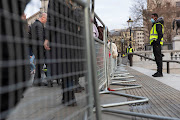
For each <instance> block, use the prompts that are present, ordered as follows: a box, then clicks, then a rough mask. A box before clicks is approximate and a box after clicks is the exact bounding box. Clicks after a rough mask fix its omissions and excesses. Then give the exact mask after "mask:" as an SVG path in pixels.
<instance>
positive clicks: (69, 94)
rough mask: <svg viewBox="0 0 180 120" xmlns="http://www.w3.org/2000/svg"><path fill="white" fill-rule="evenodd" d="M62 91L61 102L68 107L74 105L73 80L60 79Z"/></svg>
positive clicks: (69, 78)
mask: <svg viewBox="0 0 180 120" xmlns="http://www.w3.org/2000/svg"><path fill="white" fill-rule="evenodd" d="M62 89H63V97H62V102H63V103H65V104H68V105H71V104H73V103H76V99H75V94H74V88H73V79H72V78H71V77H68V78H63V79H62Z"/></svg>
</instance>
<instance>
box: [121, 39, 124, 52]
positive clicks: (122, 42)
mask: <svg viewBox="0 0 180 120" xmlns="http://www.w3.org/2000/svg"><path fill="white" fill-rule="evenodd" d="M123 44H124V39H123V38H122V39H121V48H122V54H123V51H124V50H123Z"/></svg>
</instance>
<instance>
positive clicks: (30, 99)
mask: <svg viewBox="0 0 180 120" xmlns="http://www.w3.org/2000/svg"><path fill="white" fill-rule="evenodd" d="M86 97H87V94H86V92H85V91H83V92H82V93H76V100H77V106H76V107H67V106H66V105H63V104H62V103H61V99H62V89H61V86H57V84H54V87H31V88H29V89H28V90H27V91H26V92H25V94H24V98H23V99H22V100H21V102H20V103H19V105H18V106H17V107H16V108H15V110H14V111H13V112H12V114H11V115H10V116H9V118H8V120H64V119H65V118H67V119H70V120H81V119H83V117H84V113H85V111H86V108H87V104H86V103H87V100H86Z"/></svg>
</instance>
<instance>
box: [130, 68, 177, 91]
mask: <svg viewBox="0 0 180 120" xmlns="http://www.w3.org/2000/svg"><path fill="white" fill-rule="evenodd" d="M132 69H134V70H137V71H139V72H141V73H143V74H145V75H147V76H148V77H150V78H152V79H155V80H158V81H160V82H162V83H164V84H166V85H169V86H171V87H173V88H174V89H176V90H179V91H180V74H173V73H170V74H167V73H166V72H165V73H163V75H164V77H159V78H154V77H152V75H153V74H154V73H155V72H156V71H155V70H149V69H144V68H142V67H132Z"/></svg>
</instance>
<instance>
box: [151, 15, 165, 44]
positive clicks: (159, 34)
mask: <svg viewBox="0 0 180 120" xmlns="http://www.w3.org/2000/svg"><path fill="white" fill-rule="evenodd" d="M156 23H161V24H162V25H164V20H163V18H161V17H160V18H158V19H157V21H156ZM154 24H155V23H154ZM154 24H153V25H152V27H153V26H154ZM161 24H157V25H156V31H157V33H158V39H157V41H154V42H153V43H152V45H160V41H161V38H163V32H162V25H161Z"/></svg>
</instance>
